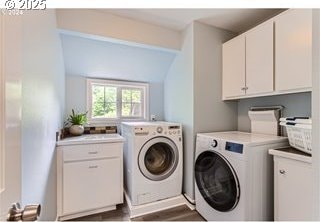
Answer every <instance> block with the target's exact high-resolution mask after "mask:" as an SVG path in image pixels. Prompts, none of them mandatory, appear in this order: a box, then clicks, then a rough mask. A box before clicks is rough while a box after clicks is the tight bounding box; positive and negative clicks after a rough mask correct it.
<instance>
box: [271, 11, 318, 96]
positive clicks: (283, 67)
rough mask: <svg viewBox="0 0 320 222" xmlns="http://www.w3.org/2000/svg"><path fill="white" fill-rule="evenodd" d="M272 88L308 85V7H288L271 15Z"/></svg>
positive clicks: (310, 78)
mask: <svg viewBox="0 0 320 222" xmlns="http://www.w3.org/2000/svg"><path fill="white" fill-rule="evenodd" d="M275 34H276V35H275V61H276V64H275V77H276V81H275V88H276V90H277V91H278V90H279V91H281V90H295V89H303V88H308V87H309V88H310V87H311V86H312V10H311V9H291V10H288V11H286V12H284V13H283V14H281V15H280V16H278V17H277V18H276V19H275Z"/></svg>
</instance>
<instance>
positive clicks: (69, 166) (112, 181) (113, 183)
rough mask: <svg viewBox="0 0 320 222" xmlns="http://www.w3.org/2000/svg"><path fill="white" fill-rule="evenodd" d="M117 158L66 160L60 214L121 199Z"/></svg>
mask: <svg viewBox="0 0 320 222" xmlns="http://www.w3.org/2000/svg"><path fill="white" fill-rule="evenodd" d="M121 176H122V166H121V161H120V159H119V158H114V159H104V160H91V161H81V162H69V163H65V164H64V166H63V214H71V213H77V212H81V211H86V210H92V209H97V208H102V207H107V206H110V205H115V204H117V203H120V202H122V180H121Z"/></svg>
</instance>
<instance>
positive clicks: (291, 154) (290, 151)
mask: <svg viewBox="0 0 320 222" xmlns="http://www.w3.org/2000/svg"><path fill="white" fill-rule="evenodd" d="M269 154H271V155H273V156H279V157H284V158H289V159H293V160H298V161H302V162H306V163H312V157H311V155H309V154H307V153H304V152H302V151H300V150H297V149H295V148H292V147H285V148H280V149H270V150H269Z"/></svg>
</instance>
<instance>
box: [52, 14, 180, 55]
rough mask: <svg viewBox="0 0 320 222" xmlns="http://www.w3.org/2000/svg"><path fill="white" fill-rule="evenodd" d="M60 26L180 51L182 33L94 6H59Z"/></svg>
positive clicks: (58, 18) (130, 42)
mask: <svg viewBox="0 0 320 222" xmlns="http://www.w3.org/2000/svg"><path fill="white" fill-rule="evenodd" d="M57 11H58V12H57V21H58V27H59V28H60V29H64V30H68V31H74V32H80V33H84V34H89V35H94V36H100V37H106V38H113V39H117V40H123V42H124V43H125V42H126V43H127V44H132V43H133V42H134V43H138V44H140V45H147V46H150V45H152V46H155V47H160V48H168V49H174V50H179V49H180V45H181V37H180V32H178V31H174V30H170V29H167V28H163V27H160V26H157V25H152V24H148V23H144V22H139V21H136V20H133V19H129V18H124V17H120V16H116V15H113V14H110V13H107V12H104V13H103V12H101V11H99V10H92V9H59V10H57Z"/></svg>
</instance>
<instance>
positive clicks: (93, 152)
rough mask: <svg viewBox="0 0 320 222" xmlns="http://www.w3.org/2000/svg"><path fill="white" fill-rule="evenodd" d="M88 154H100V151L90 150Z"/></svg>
mask: <svg viewBox="0 0 320 222" xmlns="http://www.w3.org/2000/svg"><path fill="white" fill-rule="evenodd" d="M88 154H98V151H91V152H88Z"/></svg>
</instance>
